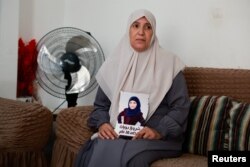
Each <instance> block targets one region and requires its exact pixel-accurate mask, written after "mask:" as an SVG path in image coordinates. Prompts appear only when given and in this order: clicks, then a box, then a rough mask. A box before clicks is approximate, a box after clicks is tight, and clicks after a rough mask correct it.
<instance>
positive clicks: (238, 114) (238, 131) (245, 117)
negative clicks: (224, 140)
mask: <svg viewBox="0 0 250 167" xmlns="http://www.w3.org/2000/svg"><path fill="white" fill-rule="evenodd" d="M232 104H233V107H232V109H231V110H230V112H229V114H230V122H229V126H230V129H229V150H240V151H245V150H248V151H249V150H250V104H248V103H239V102H237V101H233V103H232Z"/></svg>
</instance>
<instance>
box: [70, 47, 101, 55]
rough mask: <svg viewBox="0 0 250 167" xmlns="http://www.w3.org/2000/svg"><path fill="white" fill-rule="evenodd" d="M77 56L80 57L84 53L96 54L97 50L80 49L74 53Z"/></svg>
mask: <svg viewBox="0 0 250 167" xmlns="http://www.w3.org/2000/svg"><path fill="white" fill-rule="evenodd" d="M75 52H76V53H77V54H79V55H82V54H84V53H85V52H95V53H96V52H97V49H96V48H94V47H93V48H80V49H77V50H76V51H75Z"/></svg>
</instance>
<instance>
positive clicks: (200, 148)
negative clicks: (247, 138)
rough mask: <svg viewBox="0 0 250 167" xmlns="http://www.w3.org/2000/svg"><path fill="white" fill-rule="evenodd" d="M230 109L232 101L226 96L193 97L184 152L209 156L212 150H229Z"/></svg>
mask: <svg viewBox="0 0 250 167" xmlns="http://www.w3.org/2000/svg"><path fill="white" fill-rule="evenodd" d="M230 107H231V99H229V98H228V97H226V96H197V97H191V106H190V113H189V118H188V119H189V121H188V127H187V133H186V134H187V135H186V141H185V143H184V145H183V147H184V150H185V151H187V152H188V153H194V154H200V155H207V152H208V151H210V150H211V151H212V150H228V139H227V137H228V131H229V125H228V123H227V118H228V117H229V116H228V115H229V114H228V113H229V112H228V111H229V109H230Z"/></svg>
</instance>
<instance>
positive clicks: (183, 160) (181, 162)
mask: <svg viewBox="0 0 250 167" xmlns="http://www.w3.org/2000/svg"><path fill="white" fill-rule="evenodd" d="M207 164H208V163H207V157H206V156H202V155H195V154H189V153H186V154H183V155H182V156H180V157H178V158H164V159H161V160H158V161H155V162H154V163H153V164H152V165H151V166H150V167H167V166H170V167H184V166H185V167H207Z"/></svg>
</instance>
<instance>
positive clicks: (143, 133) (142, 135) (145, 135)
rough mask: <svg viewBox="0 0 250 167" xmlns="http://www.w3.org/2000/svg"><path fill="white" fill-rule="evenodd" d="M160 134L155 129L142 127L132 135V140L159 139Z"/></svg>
mask: <svg viewBox="0 0 250 167" xmlns="http://www.w3.org/2000/svg"><path fill="white" fill-rule="evenodd" d="M161 138H162V136H161V134H160V133H158V132H157V131H156V130H154V129H152V128H149V127H144V128H143V129H142V130H140V131H139V132H138V133H136V135H135V136H134V137H133V139H132V140H135V139H151V140H152V139H156V140H157V139H161Z"/></svg>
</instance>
